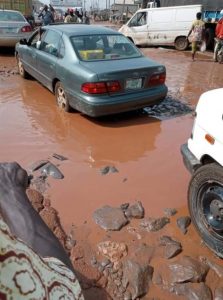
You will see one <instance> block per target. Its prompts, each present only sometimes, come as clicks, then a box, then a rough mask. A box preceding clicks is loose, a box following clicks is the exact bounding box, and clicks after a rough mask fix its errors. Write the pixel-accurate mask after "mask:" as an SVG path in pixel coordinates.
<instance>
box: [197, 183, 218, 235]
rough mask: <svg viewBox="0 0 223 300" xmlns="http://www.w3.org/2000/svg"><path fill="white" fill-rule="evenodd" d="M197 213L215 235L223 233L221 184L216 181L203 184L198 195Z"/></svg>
mask: <svg viewBox="0 0 223 300" xmlns="http://www.w3.org/2000/svg"><path fill="white" fill-rule="evenodd" d="M198 197H199V199H200V206H199V213H201V214H202V221H203V222H204V224H205V225H206V227H207V228H208V229H209V230H211V231H212V232H214V233H215V234H217V235H219V234H220V235H221V237H222V235H223V186H220V185H218V184H217V183H207V184H205V185H204V186H203V187H202V188H201V189H200V192H199V195H198Z"/></svg>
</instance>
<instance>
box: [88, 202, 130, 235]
mask: <svg viewBox="0 0 223 300" xmlns="http://www.w3.org/2000/svg"><path fill="white" fill-rule="evenodd" d="M93 219H94V221H95V223H96V224H98V225H99V226H100V227H101V228H103V229H105V230H120V229H121V228H122V227H123V226H125V225H126V224H127V223H128V220H127V219H126V217H125V216H124V213H123V211H122V210H121V208H114V207H110V206H108V205H106V206H104V207H102V208H99V209H97V210H96V211H95V212H94V213H93Z"/></svg>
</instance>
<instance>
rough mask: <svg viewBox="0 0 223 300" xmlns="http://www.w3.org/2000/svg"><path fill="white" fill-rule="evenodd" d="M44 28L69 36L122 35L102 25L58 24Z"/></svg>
mask: <svg viewBox="0 0 223 300" xmlns="http://www.w3.org/2000/svg"><path fill="white" fill-rule="evenodd" d="M44 28H52V29H54V30H57V31H60V32H63V33H64V34H66V35H68V36H75V35H77V36H78V35H89V34H118V35H122V34H121V33H120V32H118V31H115V30H113V29H110V28H108V27H104V26H100V25H85V24H66V23H62V24H57V25H48V26H44Z"/></svg>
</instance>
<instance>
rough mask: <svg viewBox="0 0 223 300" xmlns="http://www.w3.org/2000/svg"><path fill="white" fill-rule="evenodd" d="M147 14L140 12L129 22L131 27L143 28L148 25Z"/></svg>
mask: <svg viewBox="0 0 223 300" xmlns="http://www.w3.org/2000/svg"><path fill="white" fill-rule="evenodd" d="M146 19H147V13H146V12H145V11H143V12H138V13H137V14H136V15H135V16H134V17H133V18H132V19H131V21H130V22H129V24H128V25H129V26H130V27H133V26H143V25H146Z"/></svg>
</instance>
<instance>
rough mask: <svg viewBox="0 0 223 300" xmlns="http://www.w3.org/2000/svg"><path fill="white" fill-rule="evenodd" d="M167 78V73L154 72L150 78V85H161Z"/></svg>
mask: <svg viewBox="0 0 223 300" xmlns="http://www.w3.org/2000/svg"><path fill="white" fill-rule="evenodd" d="M165 80H166V73H160V74H153V75H152V76H151V77H150V78H149V82H148V84H149V86H155V85H160V84H164V83H165Z"/></svg>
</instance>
